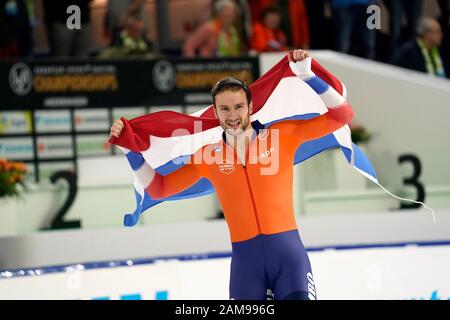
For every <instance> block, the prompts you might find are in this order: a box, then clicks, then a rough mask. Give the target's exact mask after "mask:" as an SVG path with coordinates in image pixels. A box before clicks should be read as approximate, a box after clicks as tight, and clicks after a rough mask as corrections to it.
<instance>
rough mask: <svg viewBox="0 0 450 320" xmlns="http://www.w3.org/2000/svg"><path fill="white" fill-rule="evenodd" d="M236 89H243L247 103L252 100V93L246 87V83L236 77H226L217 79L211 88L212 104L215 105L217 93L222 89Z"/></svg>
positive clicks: (222, 90)
mask: <svg viewBox="0 0 450 320" xmlns="http://www.w3.org/2000/svg"><path fill="white" fill-rule="evenodd" d="M238 90H244V92H245V96H246V98H247V103H248V104H250V102H251V101H252V93H251V91H250V90H249V88H248V87H247V85H246V84H245V83H244V82H243V81H241V80H239V79H237V78H234V77H228V78H223V79H221V80H219V81H218V82H217V83H216V84H215V85H214V87H213V88H212V90H211V97H212V102H213V105H214V106H215V105H216V96H217V95H218V94H219V93H221V92H224V91H238Z"/></svg>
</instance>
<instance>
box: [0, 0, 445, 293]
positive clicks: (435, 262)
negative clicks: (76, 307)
mask: <svg viewBox="0 0 450 320" xmlns="http://www.w3.org/2000/svg"><path fill="white" fill-rule="evenodd" d="M449 13H450V1H447V0H423V1H422V0H409V1H403V0H383V1H381V0H378V1H371V0H278V1H277V0H248V1H245V0H217V1H214V0H166V1H164V0H153V1H152V0H128V1H127V0H91V1H89V0H86V1H81V0H78V1H76V0H71V1H65V0H64V1H63V0H59V1H49V0H36V1H32V0H28V1H27V0H5V1H1V2H0V75H1V77H0V298H1V299H38V298H44V299H227V298H228V277H229V261H230V257H231V246H230V243H229V236H228V230H227V226H226V223H225V222H224V220H223V214H222V212H221V208H220V204H219V202H218V200H217V198H216V196H215V195H214V194H213V195H209V196H204V197H201V198H196V199H188V200H180V201H175V202H170V201H169V202H164V203H161V204H158V205H156V206H155V207H153V208H151V209H150V210H148V212H147V213H146V214H144V215H143V216H142V217H141V220H140V222H139V225H138V226H136V227H133V228H125V227H124V226H123V215H124V214H125V213H129V212H132V211H134V208H135V196H134V191H133V184H132V183H133V179H132V175H131V172H130V170H129V166H128V163H127V161H126V158H125V157H124V156H123V154H122V152H121V151H120V150H119V149H117V148H115V147H114V146H111V145H110V144H109V143H108V138H109V129H110V126H111V124H112V123H113V121H114V120H115V119H118V118H120V117H122V116H123V117H125V118H127V119H131V118H134V117H137V116H140V115H144V114H147V113H151V112H156V111H161V110H173V111H179V112H184V113H187V114H191V113H193V112H196V111H198V110H200V109H202V108H204V107H207V106H208V105H209V104H210V103H211V100H210V95H209V92H210V89H211V87H212V86H213V85H214V83H215V82H216V81H217V80H218V79H220V78H222V77H224V76H227V75H234V76H237V77H240V78H242V79H243V80H245V81H246V82H247V83H252V82H253V81H254V80H256V79H257V78H258V77H259V76H261V75H262V74H263V73H264V72H266V71H267V70H269V69H270V68H271V67H272V66H273V65H274V64H275V63H276V62H278V61H279V59H281V58H282V57H283V56H284V55H285V53H286V51H287V50H290V49H295V48H303V49H307V50H309V51H310V52H311V54H312V56H313V57H314V58H315V59H317V60H318V61H319V62H320V63H321V64H322V65H323V66H325V67H326V68H327V69H328V70H330V71H331V72H332V73H334V74H335V75H336V76H337V77H338V78H339V79H340V80H342V82H343V83H344V84H345V85H346V89H347V92H348V100H349V102H350V103H351V104H352V106H353V108H354V110H355V112H356V115H355V119H354V121H353V123H352V125H351V129H352V139H353V141H354V142H355V143H357V144H358V146H359V147H360V148H361V149H362V150H363V151H364V152H365V153H366V155H367V156H368V158H369V159H370V160H371V162H372V164H373V166H374V168H375V170H376V172H377V176H378V180H379V181H380V183H381V184H382V185H383V186H385V187H386V188H387V189H388V190H389V191H391V192H392V193H394V194H396V195H398V196H400V197H406V198H409V199H415V200H417V201H422V202H425V203H426V204H427V205H428V206H430V207H432V208H433V209H434V210H435V213H436V223H433V217H432V215H431V213H430V212H429V211H427V210H425V209H424V208H423V207H421V206H420V205H416V204H414V203H410V202H402V201H399V200H398V199H395V198H393V197H391V196H390V195H388V194H387V193H386V192H384V191H383V190H382V189H380V187H379V186H377V185H375V184H373V183H372V182H370V181H369V180H367V179H366V178H364V177H363V176H362V175H361V174H360V173H358V172H357V171H355V170H353V169H352V168H351V166H349V165H348V163H347V162H346V160H345V157H344V156H343V154H342V152H341V151H340V150H337V149H336V150H328V151H326V152H322V153H320V154H318V155H316V156H315V157H313V158H311V159H309V160H308V161H306V162H304V163H302V164H301V165H299V166H296V168H295V177H294V190H293V193H294V203H295V208H294V209H295V212H296V215H297V222H298V225H299V230H300V233H301V236H302V239H303V242H304V243H305V246H306V247H307V249H308V251H309V252H310V257H311V262H312V267H313V270H314V273H315V278H316V282H317V283H316V287H317V289H318V297H319V299H449V298H450V276H449V275H448V270H449V268H450V246H449V244H450V167H449V165H448V164H449V163H450V82H449V80H448V78H449V77H450V68H449V66H450V47H449V46H450V40H449V28H450V18H449ZM412 279H414V281H412ZM342 287H346V288H349V290H346V291H345V292H343V290H342Z"/></svg>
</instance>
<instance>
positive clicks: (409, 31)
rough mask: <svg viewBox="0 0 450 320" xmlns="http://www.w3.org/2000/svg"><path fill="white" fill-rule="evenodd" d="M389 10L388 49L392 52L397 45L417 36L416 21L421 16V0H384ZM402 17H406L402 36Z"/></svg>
mask: <svg viewBox="0 0 450 320" xmlns="http://www.w3.org/2000/svg"><path fill="white" fill-rule="evenodd" d="M384 3H385V4H386V7H387V8H388V10H389V12H390V18H389V29H390V31H389V49H390V52H391V53H392V52H394V51H395V49H397V47H398V46H399V45H401V44H402V43H404V42H408V41H411V40H413V39H415V38H416V37H417V33H416V30H417V23H418V21H419V19H420V17H421V16H422V0H384ZM403 17H405V18H406V27H405V32H404V34H403V36H402V25H403Z"/></svg>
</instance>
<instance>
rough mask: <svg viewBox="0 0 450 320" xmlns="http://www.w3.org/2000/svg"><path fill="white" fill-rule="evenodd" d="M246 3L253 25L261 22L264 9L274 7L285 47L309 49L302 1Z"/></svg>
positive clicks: (306, 17)
mask: <svg viewBox="0 0 450 320" xmlns="http://www.w3.org/2000/svg"><path fill="white" fill-rule="evenodd" d="M314 1H319V0H314ZM248 3H249V6H250V11H251V13H252V19H253V22H254V23H256V22H257V21H258V22H261V21H260V16H261V13H262V12H263V10H264V9H265V8H267V7H269V6H276V7H277V8H278V11H279V13H280V17H281V23H280V29H281V30H283V32H284V34H285V36H286V40H287V44H286V45H287V46H288V47H295V48H302V49H307V48H309V46H310V36H309V25H308V22H309V21H308V13H307V10H306V5H305V1H304V0H284V1H281V0H249V2H248ZM321 27H323V26H321Z"/></svg>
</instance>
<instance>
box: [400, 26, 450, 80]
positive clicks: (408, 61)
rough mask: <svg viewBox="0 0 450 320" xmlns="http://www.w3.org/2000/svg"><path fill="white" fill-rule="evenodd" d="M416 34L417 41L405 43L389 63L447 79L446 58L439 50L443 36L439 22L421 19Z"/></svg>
mask: <svg viewBox="0 0 450 320" xmlns="http://www.w3.org/2000/svg"><path fill="white" fill-rule="evenodd" d="M417 33H418V35H419V36H418V37H417V39H414V40H412V41H410V42H407V43H405V44H404V45H403V46H401V47H400V48H399V49H398V50H397V52H395V54H394V56H393V58H392V60H391V63H393V64H395V65H397V66H400V67H403V68H408V69H413V70H417V71H422V72H426V73H428V74H431V75H434V76H438V77H449V75H450V70H449V65H448V62H449V61H448V57H446V56H445V55H443V54H442V52H441V51H440V49H439V47H440V45H441V43H442V36H443V35H442V30H441V26H440V25H439V22H438V21H437V20H436V19H434V18H430V17H424V18H421V19H420V20H419V24H418V27H417Z"/></svg>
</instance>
